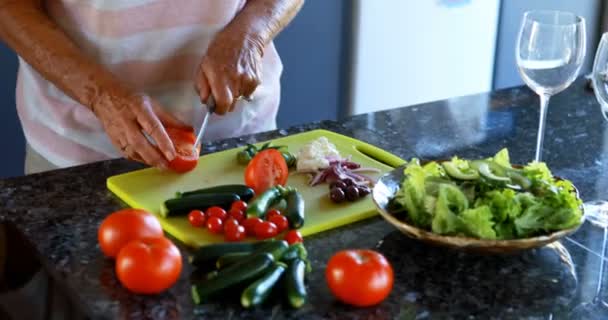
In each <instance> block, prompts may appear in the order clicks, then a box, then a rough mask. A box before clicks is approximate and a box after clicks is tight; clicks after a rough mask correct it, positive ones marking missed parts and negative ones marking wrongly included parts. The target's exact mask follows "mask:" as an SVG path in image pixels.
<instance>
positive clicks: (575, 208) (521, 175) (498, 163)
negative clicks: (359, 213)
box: [391, 149, 582, 240]
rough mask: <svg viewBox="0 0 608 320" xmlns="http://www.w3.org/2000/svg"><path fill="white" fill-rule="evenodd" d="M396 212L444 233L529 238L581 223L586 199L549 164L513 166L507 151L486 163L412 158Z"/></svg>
mask: <svg viewBox="0 0 608 320" xmlns="http://www.w3.org/2000/svg"><path fill="white" fill-rule="evenodd" d="M404 173H405V176H406V177H405V179H404V180H403V181H402V182H401V187H400V189H399V191H398V192H397V194H396V196H395V198H394V199H392V201H391V206H392V209H391V210H392V211H395V212H400V211H405V219H406V220H407V222H409V223H412V224H413V225H415V226H417V227H419V228H422V229H426V230H431V231H432V232H434V233H437V234H441V235H455V236H468V237H474V238H481V239H501V240H506V239H517V238H527V237H533V236H538V235H543V234H548V233H551V232H554V231H558V230H563V229H569V228H572V227H575V226H577V225H579V224H580V223H581V216H582V211H581V200H580V199H579V198H578V197H577V194H576V190H575V188H574V186H573V185H572V183H571V182H570V181H568V180H561V179H556V178H555V177H553V175H552V174H551V171H550V170H549V169H548V168H547V166H546V164H545V163H542V162H532V163H530V164H528V165H526V166H524V167H522V168H521V169H517V168H513V167H512V165H511V163H510V160H509V153H508V151H507V150H506V149H503V150H501V151H500V152H498V153H497V154H496V155H495V156H494V157H492V158H488V159H482V160H472V161H470V160H463V159H459V158H457V157H454V158H452V159H451V161H447V162H443V163H438V162H429V163H427V164H425V165H421V164H420V162H419V160H418V159H412V160H411V161H409V162H408V163H407V164H406V167H405V169H404Z"/></svg>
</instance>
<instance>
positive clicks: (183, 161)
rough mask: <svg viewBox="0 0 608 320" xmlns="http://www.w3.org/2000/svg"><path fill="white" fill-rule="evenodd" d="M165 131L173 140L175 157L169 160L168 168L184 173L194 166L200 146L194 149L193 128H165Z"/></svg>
mask: <svg viewBox="0 0 608 320" xmlns="http://www.w3.org/2000/svg"><path fill="white" fill-rule="evenodd" d="M165 131H167V135H169V138H170V139H171V141H172V142H173V146H174V147H175V152H176V156H175V158H174V159H173V160H171V161H170V162H169V169H171V170H173V171H175V172H178V173H184V172H188V171H191V170H192V169H194V168H196V165H197V163H198V157H199V153H200V146H197V148H196V150H195V148H194V143H195V142H196V136H195V135H194V129H192V128H190V129H178V128H165Z"/></svg>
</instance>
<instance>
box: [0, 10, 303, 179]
mask: <svg viewBox="0 0 608 320" xmlns="http://www.w3.org/2000/svg"><path fill="white" fill-rule="evenodd" d="M303 3H304V0H129V1H125V0H82V1H76V0H52V1H51V0H0V39H2V40H3V41H4V42H5V43H6V44H7V45H8V46H9V47H11V48H12V49H13V50H14V51H15V52H16V53H17V54H18V56H19V72H18V76H17V86H16V101H17V103H16V104H17V111H18V115H19V119H20V121H21V124H22V127H23V132H24V135H25V137H26V140H27V145H26V161H25V162H26V163H25V171H26V173H27V174H30V173H35V172H40V171H46V170H50V169H54V168H62V167H68V166H74V165H79V164H84V163H89V162H94V161H100V160H105V159H110V158H116V157H119V156H120V155H122V156H124V157H126V158H128V159H131V160H135V161H139V162H142V163H145V164H148V165H150V166H156V167H159V168H166V167H167V164H168V162H169V161H171V160H172V159H173V158H174V157H175V148H174V146H173V143H172V141H171V139H170V138H169V137H168V135H167V132H166V130H165V128H166V127H178V128H179V127H184V126H187V125H195V124H191V123H187V122H188V121H187V120H188V117H189V116H188V114H191V113H188V112H189V111H191V110H193V109H197V108H198V109H197V110H200V112H203V111H202V110H203V109H202V105H203V104H205V103H206V102H207V101H208V98H209V97H213V98H214V100H215V103H216V106H215V113H214V114H212V115H211V116H210V120H209V126H208V128H207V131H206V132H205V137H206V138H208V139H220V138H227V137H234V136H239V135H244V134H250V133H255V132H260V131H266V130H272V129H275V128H276V114H277V111H278V106H279V99H280V76H281V73H282V68H283V66H282V63H281V60H280V58H279V56H278V53H277V51H276V49H275V47H274V45H273V39H274V38H275V36H276V35H277V34H278V33H279V32H280V31H281V30H282V29H283V28H284V27H285V26H286V25H288V24H289V23H290V22H291V20H292V19H293V18H294V17H295V15H296V14H297V12H298V11H299V10H300V8H301V7H302V5H303ZM243 98H244V99H243ZM180 115H182V116H181V118H180Z"/></svg>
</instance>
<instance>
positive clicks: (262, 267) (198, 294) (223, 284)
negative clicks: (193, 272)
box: [192, 253, 275, 304]
mask: <svg viewBox="0 0 608 320" xmlns="http://www.w3.org/2000/svg"><path fill="white" fill-rule="evenodd" d="M274 262H275V261H274V258H273V256H272V255H271V254H270V253H263V254H258V255H252V256H251V258H248V259H244V260H242V261H241V262H239V263H236V264H233V265H232V266H230V267H228V268H226V269H224V270H220V271H219V272H218V274H217V275H216V276H215V277H212V278H211V279H208V280H206V281H203V282H201V283H197V284H194V285H192V300H194V303H195V304H200V303H202V302H204V301H205V300H207V299H208V298H210V297H212V296H214V295H217V294H220V293H221V292H222V291H224V290H225V289H228V288H231V287H233V286H236V285H238V284H241V283H244V282H247V281H250V280H252V279H255V278H257V277H259V276H261V275H262V274H264V273H265V272H266V271H267V270H268V269H269V268H270V267H271V266H272V265H273V264H274Z"/></svg>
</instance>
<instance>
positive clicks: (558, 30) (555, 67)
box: [515, 11, 586, 161]
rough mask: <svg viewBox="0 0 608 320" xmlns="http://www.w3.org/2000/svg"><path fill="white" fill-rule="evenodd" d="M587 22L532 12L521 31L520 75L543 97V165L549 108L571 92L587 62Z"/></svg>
mask: <svg viewBox="0 0 608 320" xmlns="http://www.w3.org/2000/svg"><path fill="white" fill-rule="evenodd" d="M585 42H586V36H585V19H584V18H582V17H579V16H577V15H575V14H573V13H569V12H562V11H529V12H526V13H525V14H524V18H523V21H522V24H521V29H520V31H519V36H518V40H517V45H516V48H515V51H516V52H515V54H516V59H517V67H518V70H519V73H520V75H521V77H522V79H523V80H524V82H525V83H526V85H528V87H530V89H532V90H533V91H534V92H536V93H537V94H538V95H539V96H540V122H539V125H538V137H537V142H536V156H535V160H536V161H541V151H542V148H543V139H544V134H545V122H546V121H545V119H546V117H547V105H548V104H549V99H550V98H551V96H553V95H555V94H557V93H559V92H561V91H563V90H564V89H566V88H568V87H569V86H570V85H571V84H572V82H574V80H575V79H576V77H577V76H578V73H579V71H580V69H581V66H582V64H583V61H584V58H585V50H586V49H585V48H586V45H585Z"/></svg>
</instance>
